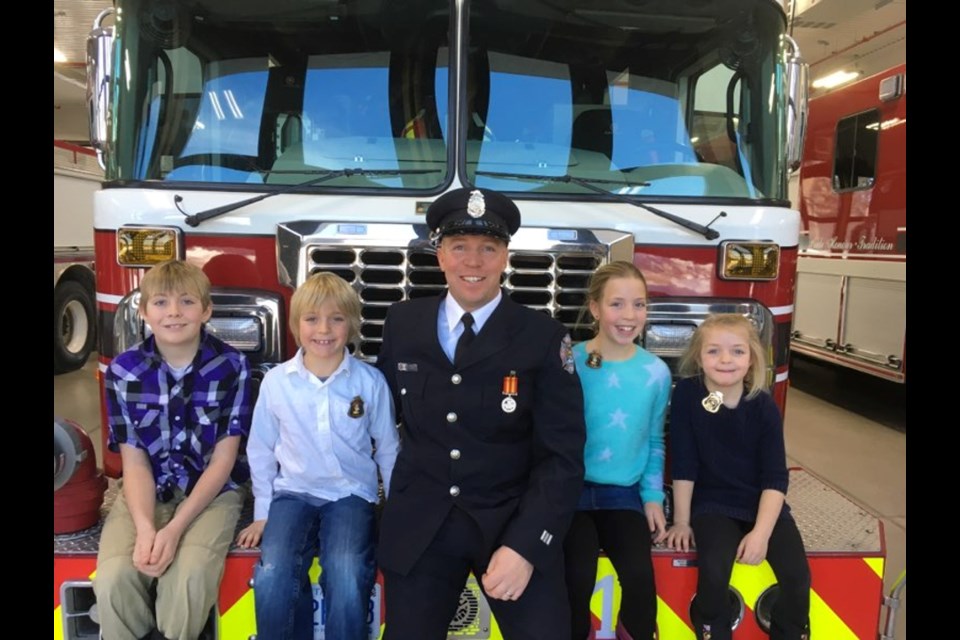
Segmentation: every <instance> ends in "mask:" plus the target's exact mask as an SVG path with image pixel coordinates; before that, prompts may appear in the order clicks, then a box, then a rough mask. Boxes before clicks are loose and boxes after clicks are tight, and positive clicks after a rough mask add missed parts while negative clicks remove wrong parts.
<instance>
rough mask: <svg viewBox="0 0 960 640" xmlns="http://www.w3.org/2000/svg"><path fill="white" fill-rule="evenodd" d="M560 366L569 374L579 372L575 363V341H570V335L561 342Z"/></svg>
mask: <svg viewBox="0 0 960 640" xmlns="http://www.w3.org/2000/svg"><path fill="white" fill-rule="evenodd" d="M560 364H561V365H562V366H563V368H564V370H565V371H566V372H567V373H573V372H574V371H576V370H577V366H576V364H574V361H573V341H572V340H571V339H570V334H569V333H568V334H567V335H565V336H563V340H561V341H560Z"/></svg>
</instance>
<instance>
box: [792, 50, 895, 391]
mask: <svg viewBox="0 0 960 640" xmlns="http://www.w3.org/2000/svg"><path fill="white" fill-rule="evenodd" d="M798 196H799V203H800V215H801V219H802V224H803V227H802V230H801V235H800V257H799V260H798V265H797V271H798V275H797V300H796V310H795V313H794V327H793V328H794V331H793V335H792V342H791V346H792V349H793V350H794V351H795V352H796V353H801V354H804V355H806V356H811V357H814V358H817V359H820V360H823V361H826V362H831V363H835V364H838V365H842V366H844V367H849V368H852V369H856V370H858V371H863V372H865V373H869V374H871V375H874V376H878V377H881V378H884V379H887V380H892V381H895V382H904V383H905V382H906V380H907V362H906V352H907V351H906V350H907V337H906V331H907V314H906V310H907V65H906V64H902V65H899V66H896V67H893V68H891V69H888V70H886V71H884V72H882V73H879V74H876V75H873V76H870V77H868V78H864V79H863V80H860V81H858V82H855V83H853V84H850V85H847V86H845V87H842V88H840V89H837V90H835V91H832V92H830V93H827V94H825V95H823V96H818V97H816V98H813V99H811V100H810V112H809V120H808V125H807V139H806V146H805V148H804V152H803V163H802V165H801V167H800V183H799V193H798Z"/></svg>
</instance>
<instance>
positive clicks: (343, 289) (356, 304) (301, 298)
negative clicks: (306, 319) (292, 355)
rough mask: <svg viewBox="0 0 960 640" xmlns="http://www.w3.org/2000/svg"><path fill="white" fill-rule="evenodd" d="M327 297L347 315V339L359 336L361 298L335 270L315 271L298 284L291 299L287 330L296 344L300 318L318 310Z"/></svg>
mask: <svg viewBox="0 0 960 640" xmlns="http://www.w3.org/2000/svg"><path fill="white" fill-rule="evenodd" d="M327 300H330V301H332V302H333V304H334V305H336V307H337V309H339V310H340V312H341V313H343V315H345V316H347V322H348V334H347V341H348V342H354V341H355V340H356V339H357V338H358V337H359V336H360V297H359V296H358V295H357V292H356V291H354V290H353V287H351V286H350V284H349V283H348V282H347V281H346V280H344V279H343V278H341V277H340V276H338V275H337V274H335V273H331V272H329V271H318V272H317V273H314V274H313V275H311V276H310V277H309V278H307V279H306V280H305V281H304V282H303V284H301V285H300V286H299V287H297V290H296V291H294V292H293V297H292V298H291V299H290V323H289V324H290V333H292V334H293V338H294V340H296V341H297V346H298V347H300V346H302V345H301V344H300V318H302V317H303V316H304V314H306V313H309V312H310V311H313V310H314V309H319V308H320V305H322V304H323V303H324V302H326V301H327Z"/></svg>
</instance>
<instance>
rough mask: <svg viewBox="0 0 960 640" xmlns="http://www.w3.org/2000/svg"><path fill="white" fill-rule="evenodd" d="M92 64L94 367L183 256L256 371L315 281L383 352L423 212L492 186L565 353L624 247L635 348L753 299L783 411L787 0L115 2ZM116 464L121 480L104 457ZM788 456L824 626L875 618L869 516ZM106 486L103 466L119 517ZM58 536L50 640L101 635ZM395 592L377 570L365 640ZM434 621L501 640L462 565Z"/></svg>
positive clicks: (667, 600)
mask: <svg viewBox="0 0 960 640" xmlns="http://www.w3.org/2000/svg"><path fill="white" fill-rule="evenodd" d="M111 21H112V24H109V23H111ZM89 52H90V53H89V56H88V73H89V77H90V82H89V86H88V94H89V97H90V106H91V126H92V132H93V136H92V137H93V141H94V143H95V146H96V147H97V149H98V151H99V152H100V154H101V157H102V159H103V162H104V165H105V169H106V181H105V183H104V189H103V190H102V191H100V192H99V193H98V194H97V197H96V201H95V234H94V235H95V238H94V243H95V250H96V255H97V262H98V273H97V311H98V318H99V327H100V329H101V332H100V336H101V338H100V351H99V358H100V361H99V365H100V368H101V370H104V369H105V367H106V366H107V364H108V363H109V362H110V360H111V358H112V357H113V356H115V355H116V354H119V353H120V352H122V351H123V350H125V349H127V348H129V347H131V346H133V345H134V344H136V343H137V342H139V341H140V340H142V339H143V337H144V330H145V328H144V325H143V323H142V322H141V320H140V318H139V317H138V314H137V301H138V288H137V287H138V284H139V282H140V279H141V277H142V276H143V274H144V273H145V271H146V270H147V269H148V268H149V267H150V266H151V265H153V264H156V263H158V262H160V261H163V260H167V259H170V258H182V259H185V260H187V261H190V262H192V263H194V264H197V265H198V266H200V267H201V268H203V269H204V271H205V272H206V273H207V275H208V276H209V277H210V279H211V281H212V283H213V285H214V292H213V300H214V312H213V317H212V318H211V320H210V322H209V324H208V327H209V330H210V331H212V332H214V333H215V334H216V335H218V336H220V337H221V338H223V339H224V340H226V341H227V342H230V343H231V344H233V345H235V346H236V347H237V348H239V349H240V350H242V351H244V352H245V353H246V354H247V355H248V357H249V358H250V360H251V362H252V363H253V364H254V367H255V369H256V370H257V372H258V375H262V373H263V372H264V371H266V370H268V369H269V368H270V367H272V366H275V365H276V364H278V363H280V362H282V361H283V360H284V359H286V358H289V357H290V356H291V355H292V354H293V353H294V350H295V343H294V341H293V337H292V336H291V335H290V333H289V331H288V330H287V321H286V314H287V313H288V308H289V301H290V296H291V294H292V292H293V290H294V289H295V288H296V286H297V285H298V284H299V283H301V282H302V281H303V280H304V279H305V278H307V277H308V276H309V275H310V274H311V273H313V272H316V271H320V270H323V271H332V272H334V273H337V274H339V275H340V276H341V277H343V278H344V279H346V280H347V281H348V282H350V283H351V284H352V285H353V286H354V287H355V289H356V291H357V293H358V294H359V296H360V299H361V301H362V303H363V310H362V327H361V335H360V338H359V340H358V342H357V344H356V345H354V347H355V350H354V354H355V355H356V356H357V357H360V358H364V359H367V360H371V361H373V360H375V359H376V357H377V353H378V350H379V348H380V344H381V336H382V327H383V321H384V317H385V315H386V312H387V309H388V308H389V306H390V305H391V304H393V303H395V302H399V301H402V300H407V299H411V298H416V297H420V296H434V295H437V294H439V293H440V292H442V291H443V289H444V277H443V274H442V272H440V270H439V268H438V266H437V261H436V257H435V253H434V250H433V247H432V246H431V244H430V233H429V229H428V228H427V227H426V224H425V220H424V212H425V210H426V208H427V205H428V204H429V203H430V202H431V201H432V200H434V199H435V198H436V197H437V196H438V195H440V194H441V193H444V192H445V191H447V190H449V189H451V188H455V187H458V186H476V187H485V188H490V189H496V190H499V191H502V192H505V193H507V194H508V195H509V196H511V197H512V198H513V199H514V200H516V202H517V204H518V206H519V208H520V210H521V213H522V217H523V226H522V228H521V229H520V231H519V232H518V233H517V234H516V235H515V236H514V238H513V241H512V242H511V243H510V251H509V263H508V267H507V269H506V273H505V276H504V280H503V288H504V291H505V292H506V294H507V295H509V296H511V297H512V298H513V299H514V300H517V301H519V302H521V303H523V304H526V305H529V306H531V307H533V308H535V309H539V310H541V311H543V312H544V313H548V314H550V315H551V316H553V317H555V318H556V319H557V320H559V321H560V322H562V323H564V324H565V325H567V326H568V327H569V329H570V332H571V334H572V336H573V338H574V339H575V340H581V339H584V338H586V337H587V336H588V335H589V334H588V332H589V328H588V327H587V326H585V325H581V324H580V323H579V320H578V318H579V312H580V309H581V307H582V305H583V304H584V301H585V291H586V286H587V282H588V279H589V277H590V275H591V273H592V272H593V271H594V270H595V269H596V268H597V267H598V266H600V265H602V264H604V263H606V262H608V261H611V260H624V259H625V260H632V261H633V262H634V263H635V264H636V265H637V266H638V267H640V268H641V269H642V270H643V272H644V273H645V274H646V276H647V280H648V283H649V294H650V303H649V307H648V318H649V319H648V326H647V327H646V331H645V333H644V336H643V344H644V346H645V348H646V349H648V350H649V351H651V352H653V353H655V354H657V355H659V356H660V357H662V358H663V359H664V360H665V361H666V362H667V363H669V364H670V365H671V367H675V363H676V361H677V359H678V357H679V355H680V354H681V353H682V352H683V350H684V348H685V346H686V345H687V343H688V341H689V339H690V337H691V336H692V333H693V331H694V330H695V329H696V327H697V326H698V324H699V323H700V322H702V320H703V319H704V318H705V317H706V316H707V315H708V314H710V313H715V312H734V313H740V314H743V315H744V316H746V317H748V318H750V319H751V320H752V321H753V322H754V323H755V324H756V326H757V327H758V329H759V331H760V335H761V336H762V339H763V341H764V344H765V345H766V347H767V349H768V353H769V356H770V357H769V362H770V366H769V370H768V372H767V374H768V376H769V379H770V381H771V387H772V393H773V396H774V398H775V399H776V401H777V403H778V405H779V406H780V407H781V409H782V408H783V406H784V402H785V399H786V388H787V378H788V356H789V353H790V330H791V323H792V320H793V310H794V307H793V304H794V289H795V284H796V280H795V278H796V264H797V255H798V241H799V230H800V217H799V214H798V212H797V211H795V210H792V209H791V208H790V205H789V202H788V200H787V195H786V191H787V178H788V174H789V172H790V170H791V169H792V168H793V167H794V166H795V165H796V164H797V163H798V162H799V157H800V150H801V148H802V132H803V127H804V121H805V109H806V66H805V64H804V63H803V61H802V59H801V58H800V55H799V51H798V50H797V47H796V45H795V43H794V42H793V41H792V39H791V38H789V37H788V35H787V33H786V17H785V12H784V8H783V6H782V5H781V4H780V3H778V2H776V1H774V0H696V1H692V0H669V1H668V0H650V1H648V2H643V3H624V2H622V1H620V0H565V1H564V2H562V3H560V4H556V3H552V4H551V3H532V2H503V1H502V0H456V1H451V0H411V1H409V2H402V3H400V2H388V1H386V0H384V1H380V2H360V1H353V0H345V1H337V2H333V1H326V0H321V1H317V0H309V1H307V0H282V1H281V2H279V3H266V4H265V3H262V2H251V1H249V0H239V1H238V0H229V1H228V0H192V1H191V2H189V3H188V2H181V1H180V0H119V1H118V3H117V6H116V8H115V13H114V14H113V17H112V18H111V17H109V16H106V15H101V17H100V18H98V22H97V25H96V28H95V29H94V32H93V33H92V35H91V39H90V41H89ZM101 402H102V400H101ZM101 431H102V433H103V434H104V435H105V434H106V431H107V428H106V425H103V426H102V429H101ZM103 468H104V471H105V473H106V475H108V476H110V477H111V478H116V477H118V476H119V475H120V472H121V469H120V465H119V459H118V456H116V455H114V454H112V453H110V452H109V451H107V450H106V447H103ZM795 473H797V474H800V476H802V477H803V478H805V479H806V480H809V482H807V483H806V484H808V486H810V487H811V488H812V489H811V492H810V493H809V494H804V493H803V492H800V490H799V489H797V490H796V491H797V492H800V493H796V494H795V493H794V492H792V493H791V496H790V500H791V504H792V505H794V510H795V511H797V510H798V509H799V511H800V512H802V511H803V506H802V504H795V503H798V502H799V503H805V504H806V506H807V508H808V509H809V510H810V511H811V513H812V515H810V516H809V517H807V518H805V520H806V521H808V522H809V523H811V524H810V525H808V526H819V524H822V523H826V525H825V526H826V528H827V529H828V532H829V535H828V536H827V537H826V538H823V539H821V541H820V542H819V543H812V542H811V544H810V545H809V546H810V552H811V565H812V566H813V572H814V573H813V575H814V587H813V589H814V592H815V596H816V597H815V598H814V600H815V602H816V605H815V612H814V616H813V622H812V624H813V627H814V633H818V632H819V634H822V635H820V637H830V638H838V639H842V638H864V637H869V636H870V635H875V634H876V629H877V620H878V615H879V606H880V599H881V598H880V596H881V593H880V592H881V589H882V567H883V559H884V555H885V551H884V549H883V539H882V529H881V528H880V522H879V521H878V520H877V519H876V518H874V517H872V516H870V515H869V514H865V513H864V512H862V511H861V510H859V509H858V508H857V507H856V506H855V505H853V504H852V503H850V502H849V501H847V500H846V499H845V498H843V497H842V496H840V495H839V494H836V493H835V492H833V491H832V490H831V489H829V488H828V487H826V486H825V485H823V484H822V483H819V482H818V481H816V479H814V478H812V477H811V476H809V475H808V474H806V473H805V472H803V471H802V470H797V471H795ZM796 484H797V485H800V484H804V483H802V482H800V483H796ZM111 491H113V492H115V491H116V486H115V482H114V481H111V489H110V490H108V492H107V499H106V500H105V505H109V503H110V501H111V496H110V494H111ZM795 495H796V497H795ZM824 496H829V497H830V498H831V504H834V503H833V502H832V501H834V500H835V501H836V502H835V506H836V508H837V511H836V512H831V511H830V510H829V509H828V510H826V511H825V510H824V505H825V504H826V501H825V500H824V499H823V498H824ZM841 515H842V516H843V517H841ZM847 516H849V517H847ZM244 517H245V518H246V519H247V521H249V518H250V513H246V514H245V516H244ZM241 520H242V521H241V526H242V525H243V524H244V523H243V519H241ZM814 522H816V523H818V525H813V524H812V523H814ZM840 522H853V527H852V528H851V529H838V528H837V526H838V524H839V523H840ZM851 531H853V532H856V533H855V534H851V533H850V532H851ZM864 532H868V533H867V534H864ZM865 535H866V539H864V536H865ZM60 538H62V537H59V538H58V537H57V536H55V539H54V565H55V570H54V635H55V638H61V637H63V638H71V639H72V638H80V637H96V636H95V635H90V636H84V635H83V634H84V633H93V634H96V629H97V624H96V605H95V602H94V598H93V596H92V590H91V587H90V584H91V582H90V577H91V574H92V573H93V572H94V571H95V556H96V546H97V540H98V532H97V530H96V527H93V528H92V529H91V530H90V531H86V532H79V533H77V534H74V535H72V536H70V539H69V540H62V541H61V539H60ZM814 538H815V536H813V535H812V534H811V541H812V540H813V539H814ZM655 554H656V555H655V563H656V567H657V581H658V591H659V592H660V609H659V611H660V617H659V621H658V623H659V625H660V630H661V631H660V636H661V638H669V639H670V640H687V639H688V638H690V639H692V638H693V637H694V634H693V630H692V627H691V624H690V616H689V606H690V602H691V599H692V598H693V597H694V589H695V585H696V571H695V566H696V560H695V554H679V553H674V552H672V551H669V550H666V549H658V550H656V551H655ZM815 557H817V558H819V559H820V560H822V562H819V561H818V562H817V563H814V562H813V559H814V558H815ZM256 559H257V552H256V551H243V550H240V549H235V550H233V551H231V553H230V554H229V556H228V559H227V566H226V573H225V576H224V579H223V582H222V586H221V592H220V601H219V603H218V606H217V608H216V610H215V611H213V612H211V625H210V626H211V627H212V631H211V634H212V636H211V637H213V636H215V637H220V638H227V639H229V640H239V639H243V640H246V639H247V638H250V637H253V635H254V634H255V631H256V630H255V622H254V616H253V607H252V602H253V590H254V588H255V587H252V586H251V585H250V583H249V581H250V578H251V575H252V567H253V565H254V563H255V562H256ZM319 570H320V569H319V568H318V567H316V566H314V570H313V571H314V572H313V573H312V574H311V575H312V577H313V578H314V579H316V576H317V572H318V571H319ZM734 578H735V580H734V582H733V583H732V584H731V606H732V607H734V608H736V610H737V611H738V612H739V614H738V616H737V625H738V630H737V634H738V635H737V637H738V640H747V639H749V638H762V637H765V636H766V632H765V631H764V629H765V628H768V626H769V615H768V612H769V606H770V603H771V602H772V599H773V598H774V597H775V593H776V585H775V584H774V582H775V580H774V579H773V575H772V572H771V570H770V568H769V566H766V565H765V564H764V565H761V566H760V567H739V568H738V570H737V573H736V574H735V576H734ZM314 592H315V596H316V597H315V608H316V611H317V619H316V635H315V638H323V637H324V636H323V625H322V622H323V605H322V593H320V592H319V590H318V589H317V588H316V587H315V591H314ZM619 598H620V592H619V585H618V584H617V581H616V577H615V574H614V573H613V570H612V567H611V566H610V564H609V562H607V561H606V559H601V563H600V569H599V571H598V581H597V591H596V596H595V598H594V602H593V607H594V613H595V615H596V628H597V637H598V638H613V637H614V631H613V629H614V626H615V624H616V616H617V611H618V607H619V602H620V600H619ZM385 606H387V603H385V602H384V600H383V597H382V590H381V587H380V585H379V584H378V586H377V587H376V589H375V590H374V593H373V594H372V595H371V607H370V616H369V622H370V637H371V638H377V637H379V636H380V634H381V632H382V620H383V611H384V608H385ZM764 612H767V613H764ZM450 637H451V638H468V639H473V638H475V639H478V640H481V639H482V640H486V639H491V640H496V639H498V638H501V634H500V631H499V628H498V627H497V624H496V620H495V618H494V617H493V616H491V615H490V610H489V607H488V606H487V604H486V601H485V600H484V598H483V594H482V592H481V590H480V589H479V587H478V586H477V584H476V581H475V580H474V579H471V580H470V581H468V583H467V585H466V587H465V589H464V592H463V594H462V597H461V602H460V607H459V609H458V611H457V614H456V616H455V618H454V620H452V621H451V626H450ZM328 640H336V639H328Z"/></svg>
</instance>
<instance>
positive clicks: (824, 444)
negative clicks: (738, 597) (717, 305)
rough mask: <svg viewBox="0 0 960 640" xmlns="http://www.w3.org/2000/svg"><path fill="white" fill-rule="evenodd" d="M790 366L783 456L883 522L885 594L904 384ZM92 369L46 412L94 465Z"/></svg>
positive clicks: (902, 437)
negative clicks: (68, 425)
mask: <svg viewBox="0 0 960 640" xmlns="http://www.w3.org/2000/svg"><path fill="white" fill-rule="evenodd" d="M791 366H792V368H791V371H790V377H791V388H790V391H789V393H788V396H787V413H786V416H787V417H786V423H785V431H786V441H787V462H788V464H789V465H790V466H798V467H803V468H804V469H806V471H807V472H809V473H811V474H813V475H814V476H816V477H817V478H819V479H820V480H821V481H822V482H824V483H825V484H828V485H830V486H832V487H833V488H835V489H836V490H838V491H839V492H841V493H843V494H844V495H846V496H847V497H848V498H849V499H850V500H851V501H853V502H855V503H857V504H858V505H860V506H861V507H862V508H863V509H865V510H867V511H869V512H871V513H873V514H874V515H876V516H877V517H878V518H879V519H880V520H881V521H882V522H883V526H884V532H885V534H886V535H885V538H886V549H887V561H886V569H885V571H884V590H885V593H887V594H889V591H890V589H891V587H892V586H893V583H894V581H895V580H896V579H897V577H898V576H899V575H900V573H901V571H903V570H905V568H906V543H907V490H906V488H907V461H906V450H907V435H906V426H907V425H906V386H905V385H898V384H896V383H891V382H885V381H881V380H877V379H875V378H872V377H870V376H866V375H862V374H859V373H857V372H854V371H849V370H845V369H841V368H836V367H830V366H825V365H821V364H819V363H817V362H814V361H812V360H807V359H802V358H797V357H795V358H794V359H793V362H792V363H791ZM96 370H97V361H96V354H94V355H93V356H92V357H91V358H90V361H89V362H88V363H87V364H86V366H85V367H84V368H83V369H81V370H79V371H75V372H72V373H68V374H64V375H60V376H54V378H53V412H54V415H55V416H59V417H63V418H68V419H71V420H73V421H75V422H77V423H79V424H80V425H82V426H83V428H84V429H85V430H86V431H87V433H88V434H89V435H90V437H91V439H92V440H93V442H94V446H95V448H96V450H97V461H98V464H99V463H101V462H102V457H101V453H100V447H101V442H100V440H101V434H100V404H99V400H98V397H97V381H96ZM101 466H102V465H101ZM787 499H788V501H789V494H788V497H787ZM906 613H907V611H906V589H904V590H903V592H902V595H901V602H900V608H899V610H898V611H897V613H896V619H895V623H896V624H895V635H894V638H896V640H906V638H907V633H906V629H907V616H906ZM886 615H887V612H886V610H884V611H882V612H881V620H880V629H881V630H883V629H884V624H885V621H886ZM824 640H829V639H824Z"/></svg>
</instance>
